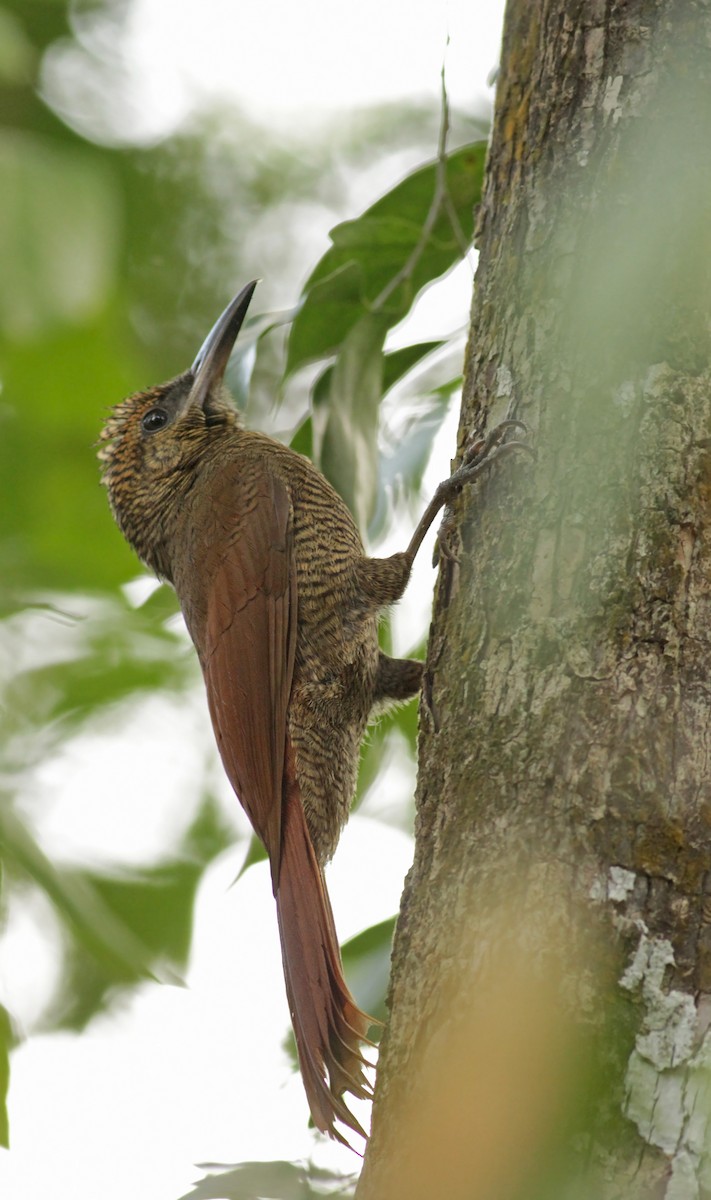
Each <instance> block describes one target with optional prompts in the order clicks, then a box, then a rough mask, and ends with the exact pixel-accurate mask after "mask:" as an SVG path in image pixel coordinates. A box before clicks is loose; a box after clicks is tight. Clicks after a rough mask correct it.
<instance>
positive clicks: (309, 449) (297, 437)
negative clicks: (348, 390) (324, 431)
mask: <svg viewBox="0 0 711 1200" xmlns="http://www.w3.org/2000/svg"><path fill="white" fill-rule="evenodd" d="M329 370H330V368H329ZM289 445H290V446H291V449H292V450H295V451H296V453H297V454H305V455H306V457H307V458H313V452H314V429H313V420H312V418H311V417H307V418H306V420H305V421H302V422H301V424H300V425H299V428H298V429H297V431H296V433H295V434H294V436H293V438H292V439H291V441H290V443H289Z"/></svg>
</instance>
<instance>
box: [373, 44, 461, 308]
mask: <svg viewBox="0 0 711 1200" xmlns="http://www.w3.org/2000/svg"><path fill="white" fill-rule="evenodd" d="M441 80H442V119H441V121H440V128H439V138H438V142H437V167H436V171H435V190H434V196H433V197H432V203H431V205H430V208H429V212H428V213H427V217H426V218H425V223H424V225H423V226H422V231H421V233H420V236H419V238H418V239H417V245H416V246H415V247H414V248H413V250H412V253H411V254H410V256H409V258H408V259H407V262H406V263H405V264H404V265H403V266H402V267H401V268H400V270H399V271H398V272H397V274H396V275H394V276H393V278H392V279H391V280H390V282H389V283H388V284H386V286H385V287H384V288H383V290H382V292H381V293H380V295H379V296H377V297H376V299H375V300H374V301H373V305H372V311H373V312H378V311H379V310H380V309H381V308H382V307H383V305H384V304H385V303H386V302H387V301H388V300H389V299H390V297H391V296H392V294H393V292H395V291H396V290H397V288H399V287H400V284H401V283H405V281H406V280H408V279H409V278H410V277H411V275H412V273H413V271H414V269H415V267H416V266H417V264H418V262H419V261H420V259H421V257H422V255H423V253H424V251H425V247H426V246H427V243H428V242H429V240H430V236H431V234H432V231H433V229H434V227H435V224H436V222H437V218H438V217H439V215H440V212H441V211H442V209H443V208H444V209H445V211H446V213H447V216H448V217H449V220H450V223H451V225H452V231H453V233H454V236H455V237H456V239H457V241H458V243H459V246H460V249H462V255H463V256H466V254H467V251H468V249H469V243H468V242H466V238H465V237H464V231H463V230H462V227H461V225H460V223H459V219H458V218H457V215H456V212H455V211H454V206H453V204H452V200H451V197H450V195H449V192H448V190H447V134H448V133H449V98H448V96H447V85H446V82H445V77H444V63H442V71H441ZM463 243H464V246H463ZM462 246H463V248H462Z"/></svg>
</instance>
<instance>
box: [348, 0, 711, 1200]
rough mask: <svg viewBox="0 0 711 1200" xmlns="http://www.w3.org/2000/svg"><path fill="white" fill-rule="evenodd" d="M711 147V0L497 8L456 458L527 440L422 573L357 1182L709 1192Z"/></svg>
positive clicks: (429, 1192)
mask: <svg viewBox="0 0 711 1200" xmlns="http://www.w3.org/2000/svg"><path fill="white" fill-rule="evenodd" d="M710 151H711V9H710V7H709V4H708V3H706V2H704V3H702V2H698V3H693V2H691V0H509V4H508V9H507V14H506V24H505V33H504V43H503V49H502V59H501V71H500V77H499V82H498V87H497V102H496V111H495V122H494V129H493V134H492V144H491V148H490V156H489V167H488V176H487V182H486V187H485V195H484V199H483V203H482V209H481V212H480V216H479V248H480V261H479V267H478V272H477V278H476V285H475V294H474V304H473V315H472V326H471V338H470V344H469V348H468V352H467V361H466V375H465V388H464V398H463V408H462V421H461V428H460V450H461V448H462V447H463V446H464V445H465V444H466V442H467V439H468V438H470V437H471V435H472V434H473V433H474V432H475V431H476V430H478V429H480V428H481V427H482V426H483V424H484V423H486V425H487V426H488V427H491V426H492V425H493V424H494V423H495V422H496V421H497V420H499V419H501V418H503V417H504V416H506V415H510V413H512V412H513V413H514V414H515V415H517V416H520V417H522V418H523V419H524V420H525V421H526V422H527V423H528V425H529V427H530V430H531V441H532V443H533V445H534V446H535V450H536V458H535V461H533V462H529V461H528V459H526V458H524V457H523V456H522V455H513V454H512V455H511V456H510V457H507V458H506V459H505V460H503V462H501V463H499V464H497V465H496V467H494V468H493V470H492V472H491V474H490V476H489V477H488V479H487V480H486V481H485V482H484V483H482V484H481V485H478V486H477V487H476V488H473V489H471V490H470V491H469V492H468V494H465V495H464V496H463V497H462V501H461V503H460V505H459V507H458V510H457V512H456V514H455V521H456V528H457V531H458V534H459V543H460V545H459V550H460V553H459V562H458V564H455V563H452V562H445V563H443V566H442V570H441V573H440V579H439V584H438V589H437V597H436V604H435V613H434V619H433V628H432V636H431V640H430V646H429V656H428V672H429V680H430V687H429V689H428V703H427V704H426V705H424V706H423V708H422V722H421V726H422V734H421V744H420V752H421V758H420V774H419V782H418V793H417V825H416V853H415V861H414V864H413V867H412V870H411V872H410V875H409V877H408V881H407V884H406V889H405V893H404V896H403V904H402V914H401V918H400V922H399V925H398V932H397V937H396V942H395V947H394V956H393V977H392V986H391V1009H392V1017H391V1023H390V1027H389V1029H388V1031H387V1034H386V1037H385V1040H384V1045H383V1049H382V1053H381V1061H380V1067H379V1073H378V1085H377V1095H376V1103H375V1107H374V1119H373V1134H372V1139H371V1143H370V1146H369V1149H368V1153H367V1156H366V1162H365V1166H364V1171H363V1175H362V1178H361V1183H360V1186H359V1190H358V1196H359V1198H362V1200H374V1198H376V1197H377V1200H394V1198H395V1197H399V1196H402V1197H405V1196H407V1197H408V1200H415V1198H416V1197H419V1196H423V1197H424V1196H429V1197H433V1196H437V1195H442V1196H444V1195H446V1196H447V1197H458V1196H462V1197H465V1196H474V1195H475V1196H477V1197H486V1196H489V1195H491V1196H497V1197H502V1196H504V1197H508V1196H518V1195H519V1194H520V1195H522V1196H523V1195H526V1196H532V1195H535V1194H543V1195H545V1196H546V1197H547V1200H548V1198H550V1197H551V1196H555V1195H561V1196H562V1195H566V1196H568V1195H570V1194H571V1191H570V1188H571V1178H573V1177H575V1179H576V1187H577V1188H578V1189H579V1190H578V1191H576V1195H588V1194H589V1195H594V1196H596V1197H599V1196H602V1195H604V1196H620V1197H626V1198H627V1197H636V1196H639V1197H642V1196H645V1197H647V1196H651V1195H655V1196H666V1197H669V1200H686V1198H687V1197H689V1198H692V1197H699V1196H706V1195H711V1032H709V1031H708V1030H709V1025H710V1024H711V872H710V870H709V868H710V867H711V861H710V847H711V780H710V775H709V756H710V753H711V733H710V728H709V712H710V702H711V540H710V539H709V532H708V526H709V518H710V516H711V369H710V367H709V348H710V340H711V172H710V170H709V162H710V161H711V153H710ZM591 1062H593V1064H594V1063H595V1062H598V1063H602V1068H603V1069H602V1071H598V1072H596V1071H595V1070H594V1069H592V1068H591V1065H590V1064H591ZM581 1152H582V1153H581ZM576 1155H577V1157H576ZM553 1178H555V1180H556V1181H557V1182H555V1184H554V1183H553V1182H551V1180H553ZM545 1181H548V1182H545ZM561 1181H563V1182H561ZM544 1184H545V1186H544ZM537 1188H543V1191H542V1192H540V1193H537V1192H536V1189H537Z"/></svg>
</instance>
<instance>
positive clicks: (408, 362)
mask: <svg viewBox="0 0 711 1200" xmlns="http://www.w3.org/2000/svg"><path fill="white" fill-rule="evenodd" d="M443 345H444V342H442V341H440V342H414V343H413V345H412V346H403V348H402V349H401V350H393V351H391V353H390V354H386V355H385V360H384V362H383V395H385V393H386V392H389V391H390V388H391V387H394V386H395V384H396V383H398V382H399V380H400V379H402V377H403V375H407V373H408V371H411V370H412V368H413V367H414V366H416V365H417V363H418V362H419V361H420V359H422V358H425V357H426V356H427V355H428V354H431V352H432V351H433V350H438V349H439V347H440V346H443Z"/></svg>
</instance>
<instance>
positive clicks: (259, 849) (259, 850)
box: [237, 833, 268, 879]
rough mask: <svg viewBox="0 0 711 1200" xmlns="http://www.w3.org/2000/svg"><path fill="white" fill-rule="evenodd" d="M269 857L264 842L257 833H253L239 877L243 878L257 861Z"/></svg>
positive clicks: (262, 860)
mask: <svg viewBox="0 0 711 1200" xmlns="http://www.w3.org/2000/svg"><path fill="white" fill-rule="evenodd" d="M267 858H268V855H267V852H266V850H265V848H264V843H263V842H261V841H260V840H259V838H258V837H257V835H256V833H253V834H252V836H251V838H250V841H249V846H248V848H247V853H246V854H245V856H244V862H243V863H242V866H241V867H240V869H239V871H238V873H237V878H238V879H241V878H242V876H243V875H244V873H245V871H248V870H249V868H250V867H253V866H254V865H255V863H260V862H264V861H265V859H267Z"/></svg>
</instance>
